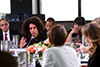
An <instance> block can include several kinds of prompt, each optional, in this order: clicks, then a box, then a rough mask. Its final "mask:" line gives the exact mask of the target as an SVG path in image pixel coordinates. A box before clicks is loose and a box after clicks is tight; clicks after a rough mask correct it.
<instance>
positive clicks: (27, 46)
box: [27, 36, 34, 47]
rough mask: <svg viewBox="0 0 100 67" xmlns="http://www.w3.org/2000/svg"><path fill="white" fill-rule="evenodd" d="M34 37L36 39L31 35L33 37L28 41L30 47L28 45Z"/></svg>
mask: <svg viewBox="0 0 100 67" xmlns="http://www.w3.org/2000/svg"><path fill="white" fill-rule="evenodd" d="M32 39H34V37H33V36H31V38H30V40H29V42H28V44H27V47H28V45H29V44H30V42H31V40H32Z"/></svg>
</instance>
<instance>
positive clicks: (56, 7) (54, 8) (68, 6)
mask: <svg viewBox="0 0 100 67" xmlns="http://www.w3.org/2000/svg"><path fill="white" fill-rule="evenodd" d="M40 7H41V13H42V14H45V19H47V18H49V17H53V18H54V19H55V20H56V21H70V20H71V21H73V20H74V19H75V18H76V17H77V16H78V0H42V1H41V6H40Z"/></svg>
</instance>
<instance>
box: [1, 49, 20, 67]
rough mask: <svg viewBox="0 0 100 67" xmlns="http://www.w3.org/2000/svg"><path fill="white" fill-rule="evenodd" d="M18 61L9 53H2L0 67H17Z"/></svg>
mask: <svg viewBox="0 0 100 67" xmlns="http://www.w3.org/2000/svg"><path fill="white" fill-rule="evenodd" d="M17 66H18V63H17V61H16V59H15V58H14V57H13V56H12V55H10V54H9V53H7V52H3V51H0V67H17Z"/></svg>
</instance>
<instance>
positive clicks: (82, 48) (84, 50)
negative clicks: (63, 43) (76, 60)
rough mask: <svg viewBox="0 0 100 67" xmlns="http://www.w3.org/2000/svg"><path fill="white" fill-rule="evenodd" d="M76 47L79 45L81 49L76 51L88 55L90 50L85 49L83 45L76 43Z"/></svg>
mask: <svg viewBox="0 0 100 67" xmlns="http://www.w3.org/2000/svg"><path fill="white" fill-rule="evenodd" d="M75 44H76V45H79V46H80V48H77V49H76V50H77V51H79V52H84V53H88V52H89V51H88V48H87V47H85V46H84V45H82V44H81V43H75Z"/></svg>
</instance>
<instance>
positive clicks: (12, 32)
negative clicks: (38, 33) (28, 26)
mask: <svg viewBox="0 0 100 67" xmlns="http://www.w3.org/2000/svg"><path fill="white" fill-rule="evenodd" d="M9 32H10V40H11V41H12V40H13V38H12V37H13V35H19V36H20V39H21V34H20V33H19V32H18V31H16V30H13V29H9ZM0 40H3V33H2V30H1V29H0Z"/></svg>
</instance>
